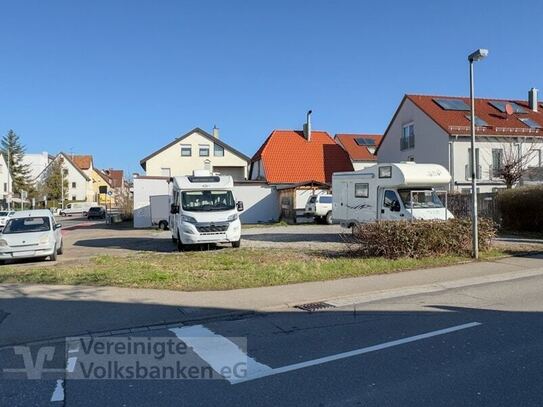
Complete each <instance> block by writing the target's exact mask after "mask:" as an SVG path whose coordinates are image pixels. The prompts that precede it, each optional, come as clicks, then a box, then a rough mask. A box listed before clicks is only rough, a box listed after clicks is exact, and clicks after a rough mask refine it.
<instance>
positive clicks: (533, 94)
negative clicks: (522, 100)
mask: <svg viewBox="0 0 543 407" xmlns="http://www.w3.org/2000/svg"><path fill="white" fill-rule="evenodd" d="M528 104H529V105H530V109H532V110H533V111H534V112H537V89H536V88H532V89H530V91H529V92H528Z"/></svg>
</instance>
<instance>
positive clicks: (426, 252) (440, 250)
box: [351, 218, 496, 259]
mask: <svg viewBox="0 0 543 407" xmlns="http://www.w3.org/2000/svg"><path fill="white" fill-rule="evenodd" d="M471 233H472V232H471V220H470V219H465V218H464V219H450V220H448V221H430V220H414V221H379V222H374V223H367V224H359V225H356V226H354V228H353V244H352V245H351V250H352V252H353V253H354V254H356V255H359V256H362V257H385V258H389V259H397V258H400V257H412V258H421V257H429V256H445V255H460V256H469V255H470V254H471V250H472V244H471V242H472V239H471ZM495 234H496V229H495V226H494V223H493V222H492V221H491V220H490V219H486V218H482V219H479V249H480V250H481V251H485V250H488V249H489V248H490V245H491V243H492V239H493V238H494V236H495Z"/></svg>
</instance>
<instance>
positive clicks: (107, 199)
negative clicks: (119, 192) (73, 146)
mask: <svg viewBox="0 0 543 407" xmlns="http://www.w3.org/2000/svg"><path fill="white" fill-rule="evenodd" d="M90 177H91V180H92V190H93V193H94V196H95V197H96V198H95V199H94V200H95V201H96V202H98V203H99V204H100V205H105V206H106V207H114V206H115V204H114V197H113V180H112V179H111V178H110V177H109V176H108V175H107V174H106V173H104V172H103V171H102V170H99V169H98V168H94V169H93V171H92V173H91V176H90ZM110 192H111V194H110Z"/></svg>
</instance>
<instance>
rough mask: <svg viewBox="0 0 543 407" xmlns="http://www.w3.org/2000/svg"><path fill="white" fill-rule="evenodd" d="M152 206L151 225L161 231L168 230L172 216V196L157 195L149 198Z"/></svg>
mask: <svg viewBox="0 0 543 407" xmlns="http://www.w3.org/2000/svg"><path fill="white" fill-rule="evenodd" d="M149 203H150V205H151V223H152V224H153V225H156V226H158V228H159V229H162V230H166V229H168V218H169V214H170V196H169V195H155V196H150V197H149Z"/></svg>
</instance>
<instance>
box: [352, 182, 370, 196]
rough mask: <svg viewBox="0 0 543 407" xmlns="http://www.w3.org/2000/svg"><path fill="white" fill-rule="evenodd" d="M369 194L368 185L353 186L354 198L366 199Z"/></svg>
mask: <svg viewBox="0 0 543 407" xmlns="http://www.w3.org/2000/svg"><path fill="white" fill-rule="evenodd" d="M369 194H370V187H369V184H354V196H355V198H367V197H368V196H369Z"/></svg>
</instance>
